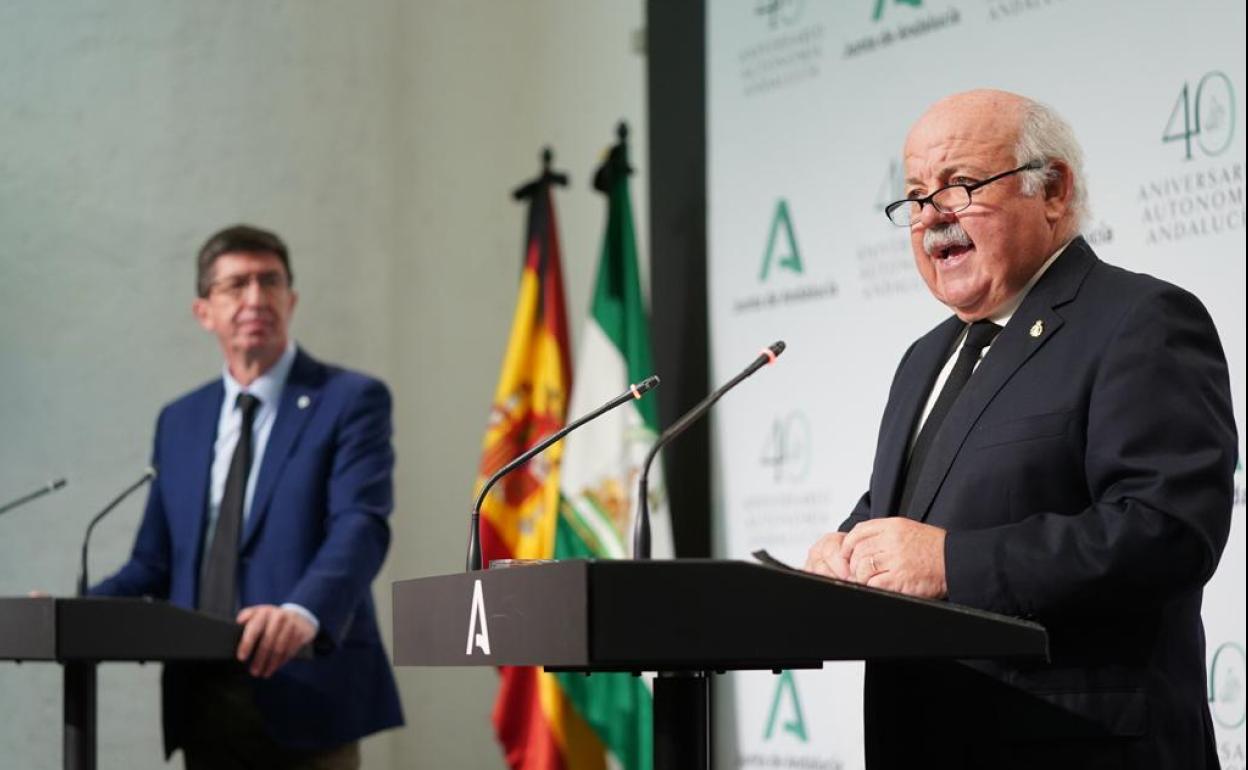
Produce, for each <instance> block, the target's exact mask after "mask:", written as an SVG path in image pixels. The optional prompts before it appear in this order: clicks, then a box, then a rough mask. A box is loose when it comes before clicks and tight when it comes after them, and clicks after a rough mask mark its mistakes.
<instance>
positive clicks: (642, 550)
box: [633, 340, 785, 559]
mask: <svg viewBox="0 0 1248 770" xmlns="http://www.w3.org/2000/svg"><path fill="white" fill-rule="evenodd" d="M784 347H785V346H784V341H783V340H777V341H776V342H773V343H771V344H770V345H768V346H767V347H765V348H763V350H762V352H761V353H759V354H758V358H756V359H754V360H753V361H752V362H751V363H750V365H749V366H747V367H745V369H743V370H742V371H741V373H740V374H738V375H737V376H736V377H733V378H732V379H731V380H729V381H728V382H727V383H725V384H724V385H723V386H722V387H720V388H719V389H718V390H716V391H715V392H714V393H711V394H710V395H709V396H707V397H706V398H704V399H702V401H701V402H699V403H698V405H697V406H695V407H693V408H692V409H690V410H689V411H687V412H685V413H684V414H683V415H681V416H680V419H679V420H677V421H676V422H674V423H672V424H671V425H670V426H668V428H667V430H665V431H663V433H662V434H660V435H659V437H658V439H657V440H655V442H654V446H652V447H650V451H649V452H648V453H646V460H645V462H643V463H642V465H641V478H639V479H638V480H637V518H636V520H635V521H634V522H633V558H634V559H649V558H650V494H649V492H650V463H652V462H654V458H655V455H657V454H658V453H659V450H660V449H662V448H663V447H664V446H665V445H667V444H668V443H670V442H671V440H672V439H674V438H676V437H677V436H679V435H680V434H682V433H684V432H685V430H686V429H687V428H688V427H689V426H690V425H692V424H693V423H695V422H697V421H698V419H700V418H701V417H702V415H704V414H706V412H707V411H708V410H709V409H710V408H711V407H712V406H714V405H715V402H716V401H718V400H719V399H721V398H723V396H724V394H725V393H727V392H728V391H730V390H732V389H733V388H735V387H737V385H739V384H741V381H742V380H744V379H745V378H746V377H749V376H750V375H751V374H753V373H754V372H757V371H758V370H759V369H762V368H763V367H764V366H766V365H767V364H774V363H775V362H776V359H777V358H779V357H780V354H781V353H783V352H784Z"/></svg>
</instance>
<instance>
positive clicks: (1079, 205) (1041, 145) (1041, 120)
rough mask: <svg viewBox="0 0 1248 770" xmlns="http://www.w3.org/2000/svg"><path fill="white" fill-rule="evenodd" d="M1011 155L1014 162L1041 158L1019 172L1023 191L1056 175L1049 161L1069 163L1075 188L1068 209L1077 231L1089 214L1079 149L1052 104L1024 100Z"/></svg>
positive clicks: (1038, 186)
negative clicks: (1034, 165)
mask: <svg viewBox="0 0 1248 770" xmlns="http://www.w3.org/2000/svg"><path fill="white" fill-rule="evenodd" d="M1014 156H1015V162H1016V163H1017V164H1018V165H1020V166H1021V165H1023V164H1024V163H1029V162H1031V161H1033V160H1039V161H1043V162H1044V164H1045V165H1044V167H1042V168H1038V169H1036V170H1034V171H1024V172H1022V173H1021V174H1020V176H1021V177H1022V185H1021V187H1022V191H1023V194H1024V195H1035V194H1036V193H1038V192H1040V190H1041V189H1042V188H1043V187H1044V185H1045V184H1046V183H1048V182H1049V181H1051V180H1054V179H1056V178H1057V176H1058V174H1057V172H1056V171H1055V170H1054V169H1053V167H1052V165H1050V163H1051V161H1055V160H1060V161H1062V162H1063V163H1065V164H1066V165H1067V166H1069V167H1070V172H1071V175H1072V176H1073V177H1074V188H1075V189H1074V191H1073V192H1074V194H1073V196H1072V197H1071V212H1072V214H1073V218H1074V225H1075V232H1079V231H1080V230H1081V229H1082V227H1083V223H1084V222H1085V221H1086V220H1087V219H1088V215H1089V211H1088V184H1087V181H1085V179H1084V176H1083V151H1082V150H1081V149H1079V140H1077V139H1075V132H1074V131H1073V130H1071V128H1070V124H1069V123H1067V122H1066V121H1065V120H1063V119H1062V117H1061V116H1060V115H1058V114H1057V112H1055V111H1054V110H1053V108H1052V107H1049V106H1048V105H1046V104H1041V103H1040V102H1036V101H1032V100H1030V99H1028V100H1026V103H1025V104H1024V106H1023V119H1022V123H1021V126H1020V127H1019V131H1018V144H1017V145H1016V146H1015V149H1014Z"/></svg>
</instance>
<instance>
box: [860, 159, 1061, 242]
mask: <svg viewBox="0 0 1248 770" xmlns="http://www.w3.org/2000/svg"><path fill="white" fill-rule="evenodd" d="M1043 167H1044V161H1039V160H1033V161H1031V162H1030V163H1025V164H1023V165H1021V166H1019V167H1018V168H1016V169H1013V170H1011V171H1006V172H1004V173H1001V174H997V175H996V176H990V177H988V178H987V179H985V180H984V181H982V182H976V183H974V184H951V185H947V186H945V187H942V188H940V189H939V190H937V191H936V192H934V193H932V194H931V195H929V196H927V197H926V198H907V199H905V200H901V201H895V202H893V203H890V204H888V205H887V206H885V207H884V216H886V217H888V221H890V222H892V223H893V224H895V225H897V226H898V227H912V226H914V224H915V223H916V222H918V221H919V218H920V217H922V216H923V207H924V206H925V205H927V204H929V203H930V204H931V205H932V208H934V209H936V210H937V211H939V212H940V213H941V214H955V213H957V212H959V211H963V210H964V209H966V208H967V207H969V206H970V205H971V193H972V192H974V191H975V190H978V189H979V188H981V187H983V186H984V185H986V184H992V183H993V182H995V181H997V180H998V179H1005V178H1006V177H1007V176H1011V175H1013V174H1017V173H1018V172H1020V171H1034V170H1035V169H1038V168H1043Z"/></svg>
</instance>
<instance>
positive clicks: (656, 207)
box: [646, 0, 711, 557]
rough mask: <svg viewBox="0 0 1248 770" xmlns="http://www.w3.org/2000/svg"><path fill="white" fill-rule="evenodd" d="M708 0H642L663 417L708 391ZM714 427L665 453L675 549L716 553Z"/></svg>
mask: <svg viewBox="0 0 1248 770" xmlns="http://www.w3.org/2000/svg"><path fill="white" fill-rule="evenodd" d="M705 15H706V14H705V6H704V3H703V2H702V0H691V1H690V2H675V3H674V2H670V0H647V2H646V52H647V67H648V69H647V94H648V97H647V104H648V109H649V121H650V127H649V129H650V133H649V146H650V158H649V174H648V175H647V178H648V180H649V184H650V299H651V319H652V323H651V335H652V337H653V340H652V342H653V349H654V359H655V371H657V372H658V373H659V375H660V376H661V377H662V378H663V387H661V388H659V389H658V391H657V393H658V396H659V419H660V421H661V422H662V424H663V426H664V427H666V426H667V425H670V424H671V423H672V422H674V421H675V420H676V418H677V417H679V416H680V415H681V414H682V413H683V412H684V411H685V410H687V409H689V408H690V407H691V406H693V405H694V404H696V403H697V402H698V401H700V400H701V399H702V398H703V397H704V396H705V395H706V394H707V392H708V391H709V390H710V388H709V381H708V370H709V365H710V356H709V355H708V337H707V305H706V296H707V287H706V22H705ZM708 426H709V422H708V421H707V420H702V421H701V422H699V423H698V424H696V425H694V426H693V427H691V428H690V429H689V431H688V432H687V433H685V434H684V435H682V436H681V437H680V438H678V439H676V441H674V442H673V443H672V444H671V445H670V446H668V447H667V448H666V449H664V450H663V471H664V474H665V479H666V482H667V492H668V495H669V496H670V498H671V511H672V528H673V536H674V537H675V540H676V553H677V555H678V556H681V557H705V556H710V554H711V518H710V516H711V505H710V503H711V484H710V431H709V428H708Z"/></svg>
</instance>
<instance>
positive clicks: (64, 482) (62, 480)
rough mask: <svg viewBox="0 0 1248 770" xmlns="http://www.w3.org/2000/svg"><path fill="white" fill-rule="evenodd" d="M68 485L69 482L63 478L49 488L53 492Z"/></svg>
mask: <svg viewBox="0 0 1248 770" xmlns="http://www.w3.org/2000/svg"><path fill="white" fill-rule="evenodd" d="M67 483H68V482H67V481H65V479H64V478H63V477H62V478H59V479H57V480H56V481H53V482H52V483H51V484H49V485H48V486H49V487H51V488H52V490H53V491H55V490H58V489H60V488H61V487H63V486H65V485H66V484H67Z"/></svg>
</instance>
